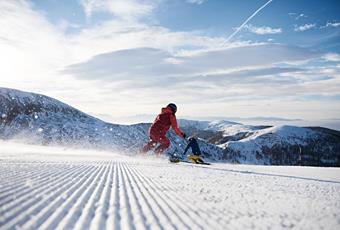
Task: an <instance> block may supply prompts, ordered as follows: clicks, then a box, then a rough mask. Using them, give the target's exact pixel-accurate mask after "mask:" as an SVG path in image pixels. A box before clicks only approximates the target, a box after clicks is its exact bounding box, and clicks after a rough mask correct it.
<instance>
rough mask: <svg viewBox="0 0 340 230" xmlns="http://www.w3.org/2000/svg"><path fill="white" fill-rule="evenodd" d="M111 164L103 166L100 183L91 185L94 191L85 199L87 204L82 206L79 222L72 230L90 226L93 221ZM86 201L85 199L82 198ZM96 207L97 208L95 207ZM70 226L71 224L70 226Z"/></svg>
mask: <svg viewBox="0 0 340 230" xmlns="http://www.w3.org/2000/svg"><path fill="white" fill-rule="evenodd" d="M111 165H112V163H108V164H107V165H106V166H105V172H104V176H101V177H100V178H101V179H100V181H99V182H96V183H94V184H93V186H95V187H94V190H93V192H92V194H90V197H89V198H88V199H87V200H88V202H87V203H86V204H85V205H84V207H83V208H82V209H81V210H84V211H83V212H82V214H81V216H80V217H79V220H78V221H77V222H76V225H75V226H74V228H73V229H80V230H81V229H82V228H83V226H90V224H91V221H92V220H93V219H94V216H95V214H96V209H97V207H98V206H97V205H98V201H99V200H100V198H101V196H104V193H103V190H104V187H105V185H106V182H107V181H108V175H109V173H110V170H111ZM84 199H86V198H84ZM96 206H97V207H96ZM70 225H71V224H70Z"/></svg>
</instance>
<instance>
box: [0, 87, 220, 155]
mask: <svg viewBox="0 0 340 230" xmlns="http://www.w3.org/2000/svg"><path fill="white" fill-rule="evenodd" d="M0 119H1V120H0V138H1V139H20V140H24V141H25V142H28V143H38V144H44V145H68V146H76V147H82V148H99V149H106V150H119V151H125V152H127V153H133V152H137V151H138V150H139V149H140V148H141V147H142V146H143V144H145V143H146V142H147V141H148V128H149V126H150V124H147V123H141V124H135V125H118V124H110V123H107V122H104V121H102V120H100V119H97V118H95V117H92V116H90V115H88V114H85V113H83V112H81V111H79V110H77V109H75V108H73V107H71V106H69V105H67V104H65V103H62V102H60V101H58V100H56V99H53V98H50V97H47V96H44V95H40V94H35V93H28V92H22V91H19V90H14V89H8V88H0ZM169 137H170V138H171V139H172V144H171V146H170V148H169V150H168V151H169V152H173V151H178V152H181V151H183V149H184V148H185V143H184V141H183V140H181V139H179V138H177V137H176V135H175V134H174V133H173V132H169ZM201 145H202V148H203V149H204V150H205V151H206V152H210V153H211V154H210V155H211V157H212V158H214V159H218V158H219V157H218V156H217V155H216V154H218V155H221V154H222V151H221V149H220V148H218V147H216V146H214V145H211V144H208V143H201Z"/></svg>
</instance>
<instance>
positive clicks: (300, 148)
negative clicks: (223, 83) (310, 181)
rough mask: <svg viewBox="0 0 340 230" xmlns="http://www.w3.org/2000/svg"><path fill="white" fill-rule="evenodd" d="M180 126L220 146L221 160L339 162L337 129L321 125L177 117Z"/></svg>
mask: <svg viewBox="0 0 340 230" xmlns="http://www.w3.org/2000/svg"><path fill="white" fill-rule="evenodd" d="M179 123H180V124H181V125H182V127H183V129H184V130H185V131H186V132H187V133H189V134H191V135H192V134H194V135H196V136H198V137H200V138H203V139H205V140H206V141H207V142H208V143H211V144H215V145H216V146H218V147H219V148H221V149H223V154H222V155H221V156H220V159H221V160H227V161H230V162H235V163H249V164H254V163H256V164H270V165H315V166H321V165H322V166H340V132H339V131H336V130H331V129H327V128H322V127H305V128H303V127H296V126H287V125H284V126H251V125H243V124H240V123H235V122H229V121H223V120H222V121H213V122H208V121H202V122H200V121H190V120H180V122H179Z"/></svg>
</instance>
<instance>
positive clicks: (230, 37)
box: [222, 0, 273, 46]
mask: <svg viewBox="0 0 340 230" xmlns="http://www.w3.org/2000/svg"><path fill="white" fill-rule="evenodd" d="M272 1H273V0H269V1H268V2H267V3H266V4H264V5H263V6H261V7H260V8H258V9H257V10H256V11H255V12H254V13H253V14H252V15H250V17H249V18H247V20H245V21H244V22H243V23H242V25H240V26H239V27H238V28H237V29H236V30H235V32H234V33H232V34H231V35H230V36H229V37H228V38H227V40H226V41H224V42H223V44H222V46H223V45H224V44H225V43H227V42H229V41H230V39H232V38H233V37H234V36H235V35H236V34H237V33H238V32H239V31H240V30H241V29H242V28H243V27H244V26H245V25H246V24H247V23H248V22H249V21H250V20H251V19H252V18H253V17H255V15H256V14H258V13H259V12H260V11H261V10H262V9H263V8H265V7H266V6H267V5H268V4H269V3H271V2H272Z"/></svg>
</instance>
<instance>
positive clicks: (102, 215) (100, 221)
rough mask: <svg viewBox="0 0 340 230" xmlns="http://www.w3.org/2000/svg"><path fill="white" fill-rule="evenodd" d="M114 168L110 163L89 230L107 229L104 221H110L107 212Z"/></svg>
mask: <svg viewBox="0 0 340 230" xmlns="http://www.w3.org/2000/svg"><path fill="white" fill-rule="evenodd" d="M114 167H115V164H114V163H111V164H110V166H109V171H108V175H107V180H105V181H104V183H105V184H104V188H103V193H102V195H101V197H100V199H99V201H98V203H97V207H96V210H95V213H94V217H93V220H92V222H91V223H90V229H107V227H106V220H109V219H110V221H111V216H110V214H109V210H110V199H111V193H112V187H113V177H114ZM95 205H96V204H95Z"/></svg>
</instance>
